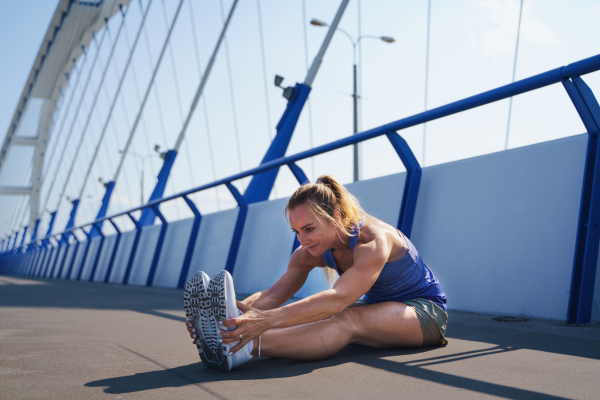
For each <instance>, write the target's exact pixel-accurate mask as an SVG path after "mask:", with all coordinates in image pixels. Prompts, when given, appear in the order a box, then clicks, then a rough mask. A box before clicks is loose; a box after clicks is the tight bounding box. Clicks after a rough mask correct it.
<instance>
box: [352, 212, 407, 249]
mask: <svg viewBox="0 0 600 400" xmlns="http://www.w3.org/2000/svg"><path fill="white" fill-rule="evenodd" d="M393 235H396V236H398V234H397V233H396V228H394V227H393V226H391V225H390V224H386V223H385V222H383V221H381V220H379V219H377V218H370V219H367V220H365V222H364V223H363V226H362V229H361V230H360V236H359V238H358V243H363V244H364V243H369V242H371V241H373V240H376V239H378V238H379V239H385V238H387V237H388V236H393Z"/></svg>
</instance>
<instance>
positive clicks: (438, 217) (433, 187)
mask: <svg viewBox="0 0 600 400" xmlns="http://www.w3.org/2000/svg"><path fill="white" fill-rule="evenodd" d="M586 144H587V135H579V136H573V137H569V138H565V139H560V140H556V141H551V142H546V143H541V144H537V145H533V146H528V147H522V148H518V149H513V150H509V151H505V152H499V153H494V154H488V155H485V156H481V157H476V158H470V159H466V160H461V161H457V162H453V163H448V164H443V165H436V166H432V167H427V168H424V169H423V178H422V181H421V187H420V192H419V199H418V204H417V210H416V215H415V221H414V226H413V232H412V235H411V240H412V241H413V242H414V244H415V246H416V247H417V249H418V250H419V251H420V253H421V255H422V257H423V259H424V260H425V262H426V263H427V265H429V267H430V268H431V269H432V270H433V272H434V274H435V275H436V277H437V278H438V279H439V280H440V282H441V285H442V288H443V290H444V291H445V292H446V294H447V296H448V307H449V308H450V309H455V310H467V311H474V312H486V313H500V314H518V315H531V316H536V317H541V318H553V319H560V320H564V319H565V318H566V310H567V302H568V297H569V290H570V285H571V271H572V267H573V254H574V250H575V234H576V228H577V222H578V216H579V203H580V196H581V184H582V179H583V168H584V161H585V155H586ZM405 178H406V174H405V173H400V174H394V175H390V176H385V177H382V178H377V179H372V180H368V181H361V182H357V183H353V184H350V185H348V186H347V187H348V189H349V190H350V191H351V192H352V193H353V194H354V195H355V196H356V197H358V199H359V200H360V201H361V203H362V204H363V206H364V208H365V210H366V211H367V212H368V213H370V214H372V215H373V216H375V217H377V218H379V219H381V220H383V221H385V222H387V223H390V224H392V225H396V223H397V220H398V213H399V210H400V203H401V199H402V193H403V188H404V182H405ZM285 203H286V199H279V200H275V201H270V202H262V203H257V204H252V205H251V206H250V207H249V210H248V216H247V220H246V224H245V227H244V233H243V236H242V241H241V244H240V248H239V253H238V257H237V262H236V267H235V271H234V281H235V286H236V290H237V292H238V293H252V292H255V291H259V290H263V289H266V288H267V287H269V286H270V285H271V284H273V282H275V281H276V280H277V279H278V278H279V276H280V275H281V274H282V273H283V272H284V271H285V269H286V268H287V262H288V260H289V256H290V253H291V249H292V245H293V241H294V235H293V233H292V231H291V229H290V227H289V225H288V223H287V221H286V218H285V216H284V214H283V209H284V207H285ZM237 215H238V210H237V209H232V210H226V211H223V212H218V213H214V214H208V215H204V216H203V217H202V223H201V226H200V231H199V234H198V238H197V241H196V246H195V249H194V253H193V256H192V262H191V266H190V270H189V273H188V278H189V277H190V276H191V275H193V274H194V273H196V272H197V271H200V270H203V271H205V272H206V273H207V274H208V275H209V276H212V275H214V274H215V273H217V272H219V271H220V270H222V269H224V268H225V264H226V261H227V257H228V255H229V247H230V243H231V238H232V235H233V230H234V227H235V223H236V220H237ZM192 223H193V221H192V219H187V220H182V221H178V222H173V223H170V224H169V227H168V228H167V231H166V237H165V243H164V247H163V251H162V253H161V257H160V259H159V263H158V268H157V271H156V276H155V281H154V284H155V285H157V286H164V287H176V285H177V282H178V279H179V274H180V273H181V268H182V264H183V259H184V257H185V252H186V249H187V244H188V241H189V235H190V232H191V229H192ZM160 229H161V226H160V225H156V226H151V227H146V228H144V230H143V232H142V236H141V239H140V244H139V247H138V251H137V254H136V257H135V259H134V265H133V269H132V273H131V277H130V283H131V284H137V285H145V283H146V280H147V277H148V272H149V269H150V265H151V262H152V258H153V256H154V250H155V248H156V241H157V239H158V236H159V233H160ZM134 237H135V232H134V231H130V232H126V233H124V234H123V236H122V238H121V241H120V243H119V248H118V250H117V255H116V260H115V265H114V268H113V271H112V273H111V276H110V279H109V281H110V282H116V283H120V282H121V281H122V279H123V275H124V273H125V269H126V267H127V263H128V261H129V255H130V253H131V247H132V244H133V240H134ZM114 242H115V237H114V236H110V237H107V238H106V243H105V246H104V247H103V253H102V254H101V256H100V258H99V265H98V270H97V273H96V277H95V280H98V281H102V280H103V279H104V276H105V274H106V271H107V268H108V263H109V261H110V257H111V255H112V251H113V248H114ZM86 245H87V243H86V242H82V243H81V244H80V246H79V249H78V251H77V254H76V255H73V249H74V245H70V246H69V247H68V249H67V251H66V254H65V255H64V257H65V269H64V270H63V276H64V274H66V273H67V269H68V266H69V265H70V262H71V259H72V257H74V256H75V263H74V264H73V265H74V267H73V271H72V272H71V276H70V278H71V279H74V278H76V276H77V274H78V271H79V268H80V267H81V265H80V264H81V258H82V256H83V253H84V251H85V246H86ZM92 250H93V249H92V248H90V253H93V251H92ZM51 253H52V252H51V250H50V249H49V250H48V252H47V254H46V256H45V260H40V261H39V263H40V264H48V263H49V262H50V261H51V258H56V254H54V255H53V254H51ZM54 253H56V251H55V252H54ZM62 257H63V256H62V254H61V255H60V256H59V257H58V258H59V259H60V258H62ZM88 258H89V260H88V262H87V263H86V266H85V268H86V269H85V270H84V273H83V276H84V277H87V276H88V275H89V269H90V268H91V263H92V261H93V260H94V259H95V255H91V256H89V257H88ZM327 287H328V285H327V282H326V280H325V278H324V276H323V273H322V271H320V270H314V271H312V272H311V274H310V276H309V278H308V280H307V282H306V284H305V285H304V287H303V288H302V289H301V290H300V291H299V292H298V294H297V295H298V296H300V297H303V296H308V295H311V294H313V293H316V292H318V291H321V290H324V289H326V288H327ZM593 320H594V321H596V322H600V273H598V274H597V275H596V295H595V298H594V309H593Z"/></svg>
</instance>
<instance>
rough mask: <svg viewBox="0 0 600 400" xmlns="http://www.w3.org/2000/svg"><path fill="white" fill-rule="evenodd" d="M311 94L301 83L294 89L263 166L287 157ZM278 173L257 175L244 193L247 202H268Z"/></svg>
mask: <svg viewBox="0 0 600 400" xmlns="http://www.w3.org/2000/svg"><path fill="white" fill-rule="evenodd" d="M309 93H310V86H306V85H304V84H301V83H297V84H296V86H295V87H294V95H293V96H292V98H291V99H290V101H289V102H288V104H287V107H286V109H285V112H284V113H283V116H282V117H281V119H280V120H279V123H278V124H277V127H276V129H277V135H276V136H275V139H273V142H272V143H271V146H269V150H267V153H266V154H265V156H264V158H263V160H262V162H261V165H262V164H264V163H267V162H269V161H272V160H274V159H276V158H280V157H283V156H285V152H286V151H287V148H288V145H289V144H290V140H291V139H292V135H293V133H294V129H295V128H296V124H297V123H298V118H300V113H301V112H302V108H303V107H304V104H305V103H306V100H307V99H308V95H309ZM278 172H279V168H274V169H272V170H269V171H266V172H263V173H260V174H257V175H255V176H254V177H253V178H252V180H251V181H250V184H249V185H248V188H247V189H246V192H245V193H244V199H245V200H246V202H247V203H248V204H252V203H256V202H259V201H265V200H268V199H269V195H270V194H271V190H272V189H273V185H274V184H275V179H276V178H277V173H278Z"/></svg>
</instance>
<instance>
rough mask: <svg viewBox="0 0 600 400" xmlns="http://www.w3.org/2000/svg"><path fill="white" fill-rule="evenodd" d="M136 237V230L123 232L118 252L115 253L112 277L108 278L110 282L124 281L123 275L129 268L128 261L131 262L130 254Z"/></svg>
mask: <svg viewBox="0 0 600 400" xmlns="http://www.w3.org/2000/svg"><path fill="white" fill-rule="evenodd" d="M134 239H135V230H133V231H128V232H123V233H122V234H121V240H119V248H118V249H117V254H116V255H115V261H114V265H113V269H112V271H111V273H110V278H109V279H108V281H109V282H111V283H122V282H123V277H124V276H125V270H126V269H127V263H128V262H129V256H130V254H131V248H132V247H133V241H134ZM109 257H110V256H109Z"/></svg>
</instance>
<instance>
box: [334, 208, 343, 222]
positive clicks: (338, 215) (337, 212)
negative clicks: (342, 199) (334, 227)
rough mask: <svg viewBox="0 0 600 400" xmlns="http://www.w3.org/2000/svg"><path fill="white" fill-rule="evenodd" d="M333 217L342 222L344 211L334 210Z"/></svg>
mask: <svg viewBox="0 0 600 400" xmlns="http://www.w3.org/2000/svg"><path fill="white" fill-rule="evenodd" d="M333 218H334V219H335V220H337V221H339V222H340V223H341V222H342V213H341V212H339V210H335V211H334V212H333Z"/></svg>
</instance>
